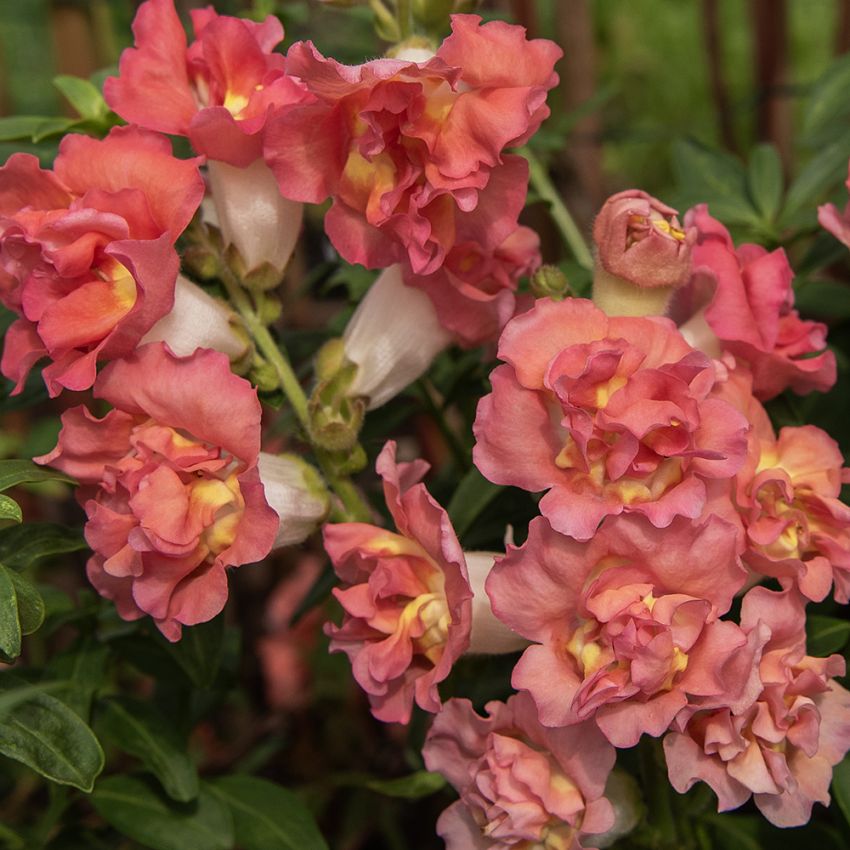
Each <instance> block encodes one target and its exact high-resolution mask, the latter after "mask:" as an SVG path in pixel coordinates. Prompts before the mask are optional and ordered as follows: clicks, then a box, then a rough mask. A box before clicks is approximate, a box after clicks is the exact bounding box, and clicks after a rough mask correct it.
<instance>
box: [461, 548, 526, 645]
mask: <svg viewBox="0 0 850 850" xmlns="http://www.w3.org/2000/svg"><path fill="white" fill-rule="evenodd" d="M463 554H464V557H465V558H466V569H467V573H468V575H469V589H470V590H471V591H472V631H471V632H470V637H469V649H468V650H467V652H469V653H472V654H474V655H502V654H504V653H507V652H518V651H519V650H521V649H525V647H527V646H528V641H527V640H526V639H525V638H524V637H522V636H521V635H518V634H517V633H516V632H514V631H512V630H511V629H509V628H508V627H507V626H506V625H505V624H504V623H503V622H502V621H501V620H497V619H496V615H495V614H494V613H493V609H492V607H491V605H490V597H489V596H488V595H487V592H486V590H485V589H484V585H485V583H486V581H487V576H488V575H489V574H490V570H491V569H492V568H493V563H494V561H495V560H496V558H497V557H498V555H497V553H496V552H464V553H463Z"/></svg>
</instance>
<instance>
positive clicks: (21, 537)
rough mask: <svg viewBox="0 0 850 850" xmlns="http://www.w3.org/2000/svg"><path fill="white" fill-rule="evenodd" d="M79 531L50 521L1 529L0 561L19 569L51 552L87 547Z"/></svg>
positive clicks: (62, 552)
mask: <svg viewBox="0 0 850 850" xmlns="http://www.w3.org/2000/svg"><path fill="white" fill-rule="evenodd" d="M86 548H88V547H87V544H86V541H85V539H84V538H83V535H82V533H81V532H80V531H79V530H78V529H76V528H66V527H65V526H64V525H55V524H54V523H51V522H29V523H27V524H26V525H15V526H11V527H10V528H4V529H0V562H2V563H4V564H5V565H6V566H7V567H14V568H15V569H22V568H24V567H28V566H29V565H30V564H32V563H34V562H35V561H37V560H39V558H47V557H49V556H50V555H61V554H65V553H66V552H78V551H80V550H81V549H86Z"/></svg>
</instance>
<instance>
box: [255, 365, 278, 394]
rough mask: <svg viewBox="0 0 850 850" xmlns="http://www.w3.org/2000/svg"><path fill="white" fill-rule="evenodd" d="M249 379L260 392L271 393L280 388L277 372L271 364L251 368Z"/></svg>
mask: <svg viewBox="0 0 850 850" xmlns="http://www.w3.org/2000/svg"><path fill="white" fill-rule="evenodd" d="M248 377H249V378H250V380H251V383H253V384H255V385H256V387H257V389H258V390H260V392H264V393H269V392H272V391H273V390H276V389H277V388H278V387H279V386H280V380H279V379H278V377H277V372H276V371H275V368H274V366H272V365H271V363H266V362H262V363H255V364H254V365H253V366H252V367H251V370H250V372H249V373H248Z"/></svg>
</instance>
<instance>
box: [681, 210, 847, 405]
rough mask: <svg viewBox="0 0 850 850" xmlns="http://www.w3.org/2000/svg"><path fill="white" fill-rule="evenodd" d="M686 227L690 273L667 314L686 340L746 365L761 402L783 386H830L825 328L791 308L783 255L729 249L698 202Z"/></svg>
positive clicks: (789, 273)
mask: <svg viewBox="0 0 850 850" xmlns="http://www.w3.org/2000/svg"><path fill="white" fill-rule="evenodd" d="M685 223H686V225H688V226H693V227H696V229H697V231H698V233H699V235H698V238H697V243H696V245H695V246H694V248H693V255H692V267H693V276H692V278H691V281H690V283H689V284H688V285H687V286H686V287H684V288H683V289H682V290H680V292H679V294H678V296H677V299H676V303H675V304H674V306H673V310H672V315H674V316H675V317H676V319H677V321H678V322H679V323H680V324H681V325H682V332H683V333H684V334H685V337H686V338H687V339H688V340H690V341H693V343H694V344H695V345H699V346H700V347H701V348H703V349H704V350H706V351H707V353H709V354H711V355H716V354H717V353H718V351H728V352H730V353H731V354H734V355H735V357H736V359H738V360H741V361H743V362H745V363H746V364H747V365H748V366H749V368H750V371H751V372H752V374H753V392H754V393H755V395H756V397H757V398H759V399H761V400H766V399H770V398H773V397H774V396H776V395H778V394H779V393H781V392H782V391H783V390H785V389H787V388H788V387H790V388H791V389H792V390H794V392H796V393H798V394H800V395H803V394H805V393H808V392H811V391H812V390H819V391H820V392H825V391H826V390H828V389H829V388H830V387H832V385H833V384H834V383H835V375H836V365H835V355H834V354H833V353H832V352H831V351H827V350H826V326H825V325H822V324H820V323H819V322H811V321H804V320H802V319H801V318H800V316H799V314H798V313H797V311H796V310H795V309H794V291H793V289H792V288H791V280H792V278H793V276H794V272H793V270H792V269H791V266H790V265H789V263H788V258H787V257H786V256H785V252H784V251H783V250H782V249H781V248H780V249H777V250H776V251H771V252H770V253H768V252H767V251H766V250H765V249H764V248H762V247H761V246H760V245H750V244H746V245H741V246H740V247H738V248H735V245H734V243H733V242H732V238H731V236H730V235H729V232H728V231H727V230H726V228H725V227H723V225H722V224H721V223H720V222H719V221H717V220H716V219H714V218H712V217H711V216H710V215H709V214H708V208H707V207H706V206H705V205H704V204H701V205H699V206H697V207H694V208H693V209H692V210H689V211H688V213H687V215H686V216H685Z"/></svg>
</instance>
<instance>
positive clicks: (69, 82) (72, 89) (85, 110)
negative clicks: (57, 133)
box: [53, 74, 109, 121]
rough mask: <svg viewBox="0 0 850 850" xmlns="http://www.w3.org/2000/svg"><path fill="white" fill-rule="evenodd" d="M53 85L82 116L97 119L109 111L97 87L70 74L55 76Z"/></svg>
mask: <svg viewBox="0 0 850 850" xmlns="http://www.w3.org/2000/svg"><path fill="white" fill-rule="evenodd" d="M53 85H54V86H56V88H57V89H59V91H60V92H62V94H63V95H65V97H66V98H67V99H68V103H70V104H71V106H73V107H74V109H76V110H77V113H78V114H79V116H80V117H81V118H87V119H89V120H93V121H96V120H98V119H100V118H103V117H105V116H106V115H107V113H108V112H109V107H108V106H107V105H106V101H105V100H104V99H103V95H102V94H101V93H100V91H98V89H97V87H96V86H94V85H93V84H92V83H90V82H89V81H88V80H84V79H83V78H82V77H74V76H71V75H70V74H60V75H59V76H58V77H54V78H53Z"/></svg>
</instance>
